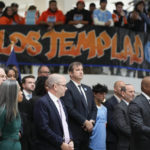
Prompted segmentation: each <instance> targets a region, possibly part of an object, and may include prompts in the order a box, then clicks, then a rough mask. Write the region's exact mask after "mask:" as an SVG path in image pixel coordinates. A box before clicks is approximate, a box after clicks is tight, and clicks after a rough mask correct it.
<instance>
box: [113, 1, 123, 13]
mask: <svg viewBox="0 0 150 150" xmlns="http://www.w3.org/2000/svg"><path fill="white" fill-rule="evenodd" d="M115 6H116V11H117V13H118V14H121V12H122V10H123V6H124V4H123V2H121V1H119V2H117V3H115Z"/></svg>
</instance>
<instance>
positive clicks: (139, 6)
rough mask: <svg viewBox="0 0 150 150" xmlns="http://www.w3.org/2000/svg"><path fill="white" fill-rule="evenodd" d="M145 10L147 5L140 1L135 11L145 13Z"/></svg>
mask: <svg viewBox="0 0 150 150" xmlns="http://www.w3.org/2000/svg"><path fill="white" fill-rule="evenodd" d="M144 8H145V3H144V1H139V2H137V4H136V5H135V11H138V12H143V11H144Z"/></svg>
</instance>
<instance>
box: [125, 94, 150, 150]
mask: <svg viewBox="0 0 150 150" xmlns="http://www.w3.org/2000/svg"><path fill="white" fill-rule="evenodd" d="M128 113H129V118H130V122H131V129H132V135H131V136H132V137H133V139H134V148H135V149H134V150H149V149H150V104H149V102H148V100H147V99H146V97H145V96H144V95H142V94H141V95H139V96H137V97H136V98H135V99H134V100H133V101H132V102H131V103H130V105H129V108H128Z"/></svg>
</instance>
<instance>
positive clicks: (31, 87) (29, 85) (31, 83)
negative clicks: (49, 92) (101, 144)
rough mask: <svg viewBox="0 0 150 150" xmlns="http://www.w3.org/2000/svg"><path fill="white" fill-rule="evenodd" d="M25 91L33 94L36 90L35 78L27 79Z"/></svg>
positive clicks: (24, 84)
mask: <svg viewBox="0 0 150 150" xmlns="http://www.w3.org/2000/svg"><path fill="white" fill-rule="evenodd" d="M22 87H23V89H25V90H26V91H28V92H33V91H34V89H35V79H34V78H27V79H26V80H25V83H23V84H22Z"/></svg>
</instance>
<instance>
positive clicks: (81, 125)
mask: <svg viewBox="0 0 150 150" xmlns="http://www.w3.org/2000/svg"><path fill="white" fill-rule="evenodd" d="M68 72H69V75H70V79H71V80H70V81H69V83H67V88H68V90H67V91H66V94H65V96H64V97H63V100H64V102H65V106H66V108H67V111H68V114H69V125H70V128H71V131H72V134H73V139H74V144H75V150H88V147H89V137H90V134H91V132H92V130H93V126H94V124H95V120H96V114H97V108H96V105H95V102H94V96H93V92H92V90H91V88H90V87H88V86H87V85H84V84H81V80H82V79H83V65H82V63H80V62H73V63H71V64H70V65H69V68H68Z"/></svg>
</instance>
